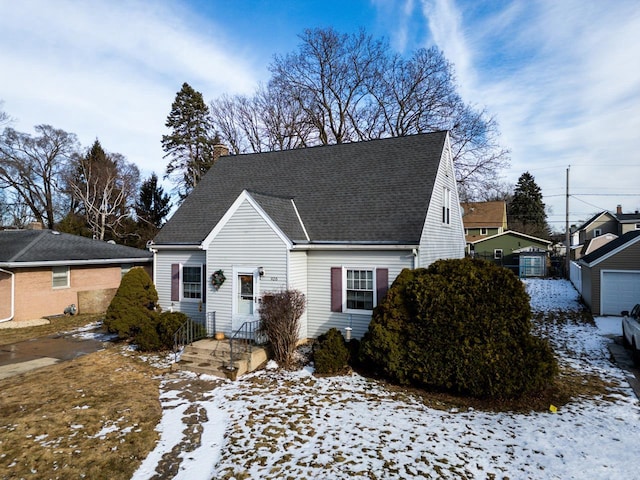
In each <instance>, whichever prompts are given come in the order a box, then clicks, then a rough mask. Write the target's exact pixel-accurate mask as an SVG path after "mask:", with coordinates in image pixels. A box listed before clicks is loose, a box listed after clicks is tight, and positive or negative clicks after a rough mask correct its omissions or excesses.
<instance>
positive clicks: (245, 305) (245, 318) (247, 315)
mask: <svg viewBox="0 0 640 480" xmlns="http://www.w3.org/2000/svg"><path fill="white" fill-rule="evenodd" d="M258 278H259V276H258V269H257V268H256V269H238V270H234V278H233V282H234V284H233V292H234V302H233V321H232V328H233V330H234V331H235V330H237V329H238V328H240V327H241V326H242V324H243V323H244V322H252V321H254V320H257V319H258V311H257V310H258V308H257V307H258V295H259V294H258Z"/></svg>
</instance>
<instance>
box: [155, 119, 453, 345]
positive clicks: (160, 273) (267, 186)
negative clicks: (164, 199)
mask: <svg viewBox="0 0 640 480" xmlns="http://www.w3.org/2000/svg"><path fill="white" fill-rule="evenodd" d="M459 205H460V203H459V199H458V192H457V187H456V180H455V173H454V167H453V161H452V156H451V149H450V143H449V136H448V133H447V132H435V133H429V134H420V135H413V136H407V137H399V138H388V139H382V140H371V141H367V142H360V143H348V144H341V145H332V146H318V147H311V148H306V149H296V150H286V151H278V152H269V153H259V154H246V155H237V156H226V157H221V158H220V159H218V160H217V161H216V163H215V164H214V166H213V167H212V168H211V169H210V171H209V172H208V173H207V175H205V177H204V178H203V180H202V181H201V182H200V183H199V184H198V186H197V187H196V188H195V189H194V191H193V192H192V193H191V195H189V197H188V198H187V199H186V200H185V201H184V203H183V204H182V205H181V206H180V208H179V209H178V210H177V211H176V213H175V214H174V215H173V217H172V218H171V219H170V220H169V221H168V222H167V224H166V225H165V226H164V227H163V228H162V230H161V231H160V232H159V234H158V235H157V237H156V238H155V239H154V241H153V243H152V245H151V249H152V251H153V252H154V281H155V284H156V288H157V290H158V295H159V297H160V304H161V306H162V307H163V309H165V310H168V309H173V310H179V311H182V312H185V313H187V314H188V315H190V316H191V317H192V318H194V319H196V318H204V317H205V315H207V316H209V317H212V316H213V312H215V319H216V330H217V331H222V332H225V333H226V334H227V335H229V334H231V333H232V332H234V331H236V330H237V329H238V328H240V327H241V325H242V324H243V323H244V322H251V321H256V320H258V318H259V316H258V312H259V308H260V304H259V303H260V298H261V297H262V295H264V294H265V293H269V292H276V291H280V290H287V289H296V290H299V291H301V292H302V293H304V295H305V296H306V299H307V308H306V311H305V314H304V316H303V318H302V331H301V332H300V338H314V337H317V336H318V335H321V334H323V333H325V332H326V331H327V330H328V329H329V328H331V327H335V328H338V329H340V330H342V331H344V330H345V328H347V327H351V328H352V331H353V336H354V337H357V338H360V337H361V336H362V335H363V334H364V333H365V331H366V329H367V327H368V324H369V321H370V319H371V314H372V310H373V308H374V307H375V306H376V305H377V304H378V302H379V301H380V300H381V299H382V297H383V296H384V294H385V293H386V291H387V289H388V288H389V286H390V285H391V283H392V282H393V281H394V279H395V278H396V276H397V275H398V274H399V273H400V271H401V270H402V269H403V268H415V267H426V266H428V265H430V264H431V263H433V262H434V261H435V260H438V259H445V258H462V257H463V256H464V248H465V239H464V230H463V226H462V217H461V212H460V207H459ZM214 273H217V274H218V275H219V274H220V273H222V274H223V275H224V277H225V278H226V280H225V281H224V283H223V284H222V285H221V286H219V288H217V287H216V286H215V285H214V284H213V282H212V276H213V275H214Z"/></svg>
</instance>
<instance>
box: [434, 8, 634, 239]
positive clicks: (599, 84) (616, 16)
mask: <svg viewBox="0 0 640 480" xmlns="http://www.w3.org/2000/svg"><path fill="white" fill-rule="evenodd" d="M490 8H493V10H490ZM423 13H424V15H425V20H424V21H425V22H427V23H428V25H429V28H430V29H431V33H432V36H433V39H434V41H435V42H436V43H437V45H438V46H439V47H440V48H442V49H443V51H444V52H445V55H446V56H447V58H449V59H450V60H451V61H453V63H454V64H455V67H456V72H457V76H458V82H459V84H460V90H461V92H462V94H463V96H464V98H465V99H466V100H467V101H469V102H471V103H475V104H479V105H480V106H486V107H487V109H488V111H489V112H491V113H495V114H497V119H498V121H499V123H500V126H501V131H502V133H503V141H504V144H505V146H506V147H507V148H509V149H511V151H512V168H511V170H510V171H509V172H508V174H507V177H506V179H507V180H508V181H510V182H512V183H515V181H516V180H517V178H518V176H519V175H520V174H521V173H522V172H524V171H527V170H528V171H530V172H531V173H532V174H533V175H534V176H535V178H536V182H537V183H538V185H540V187H541V188H542V191H543V194H545V195H546V196H547V197H546V198H545V201H546V203H547V204H548V205H549V206H551V207H552V209H553V212H554V214H555V216H554V217H552V218H551V220H553V221H554V223H553V226H554V227H555V228H561V227H563V224H562V223H563V221H564V210H565V208H564V201H565V200H564V196H563V194H564V193H565V171H566V167H567V165H569V164H571V165H572V168H571V178H570V191H571V192H574V193H580V194H583V195H580V196H579V198H576V199H574V200H572V206H571V211H572V212H573V214H572V221H574V220H578V219H580V218H582V219H585V218H586V217H588V216H589V214H590V213H593V212H594V211H596V210H599V209H609V210H615V207H616V205H617V204H622V205H623V207H624V210H625V211H632V210H635V209H638V208H640V190H639V189H638V186H637V178H638V177H639V176H640V154H639V153H638V152H640V136H638V133H637V132H638V131H640V116H639V115H638V113H637V109H638V106H639V105H640V69H638V59H637V58H636V57H637V49H635V48H634V46H635V45H637V44H638V43H639V42H640V8H639V7H638V5H637V2H633V1H628V2H623V1H620V2H616V3H615V4H608V3H605V2H584V1H578V0H571V1H570V0H565V1H563V2H557V1H554V0H543V1H538V2H527V3H524V2H511V3H507V4H502V5H499V7H496V6H493V5H491V6H490V5H487V4H483V6H482V7H479V6H478V5H477V4H476V3H475V2H465V1H460V2H457V3H454V2H453V1H446V0H431V1H427V0H425V1H424V2H423ZM615 193H624V194H627V193H628V194H635V195H634V196H622V195H617V196H616V195H613V194H615ZM587 194H588V195H592V194H612V195H611V196H600V197H598V196H587ZM585 202H587V203H585Z"/></svg>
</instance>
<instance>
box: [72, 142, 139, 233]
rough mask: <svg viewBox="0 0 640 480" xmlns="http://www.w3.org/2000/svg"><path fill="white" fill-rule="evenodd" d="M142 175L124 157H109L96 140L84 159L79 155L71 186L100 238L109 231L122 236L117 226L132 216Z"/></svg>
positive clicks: (112, 155) (94, 231) (115, 155)
mask: <svg viewBox="0 0 640 480" xmlns="http://www.w3.org/2000/svg"><path fill="white" fill-rule="evenodd" d="M139 178H140V172H139V170H138V167H136V166H135V165H134V164H133V163H130V162H127V161H126V160H125V158H124V157H123V156H122V155H120V154H109V153H107V152H105V151H104V150H103V149H102V146H101V145H100V142H99V141H98V140H96V141H95V143H94V144H93V146H92V147H91V148H90V149H89V150H88V152H87V154H86V155H84V156H79V155H78V156H76V158H75V159H74V164H73V168H72V169H71V170H70V175H69V176H68V186H69V189H70V191H71V193H72V194H73V196H74V197H75V198H76V199H77V200H78V202H79V204H80V209H81V210H82V212H83V213H84V215H85V218H86V220H87V223H88V224H89V226H90V227H91V230H92V232H93V236H94V238H96V239H99V240H104V239H105V235H106V234H107V232H109V233H112V234H113V235H114V236H118V229H117V227H118V226H119V225H120V224H121V223H122V222H123V221H124V220H125V219H126V218H129V216H130V214H131V209H132V208H133V205H134V203H135V198H136V193H137V191H138V183H139Z"/></svg>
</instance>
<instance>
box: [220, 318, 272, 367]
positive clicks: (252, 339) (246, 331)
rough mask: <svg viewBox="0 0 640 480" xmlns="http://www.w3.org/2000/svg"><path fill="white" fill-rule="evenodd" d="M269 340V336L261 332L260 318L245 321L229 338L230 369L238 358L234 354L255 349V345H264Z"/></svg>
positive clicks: (249, 352)
mask: <svg viewBox="0 0 640 480" xmlns="http://www.w3.org/2000/svg"><path fill="white" fill-rule="evenodd" d="M266 342H267V337H266V335H264V334H263V333H261V332H260V320H254V321H251V322H244V323H243V324H242V325H241V326H240V328H239V329H237V330H236V331H235V332H233V333H232V334H231V337H230V338H229V349H230V352H229V366H228V368H229V369H233V368H234V366H233V363H234V362H235V360H236V357H235V356H234V355H239V354H241V353H248V354H249V355H250V354H251V352H252V351H253V345H262V344H264V343H266Z"/></svg>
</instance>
